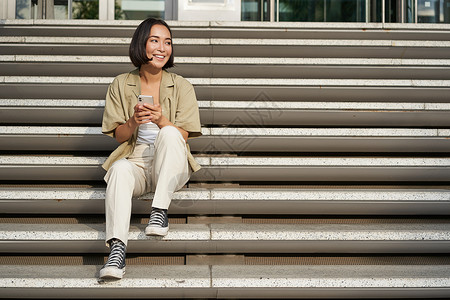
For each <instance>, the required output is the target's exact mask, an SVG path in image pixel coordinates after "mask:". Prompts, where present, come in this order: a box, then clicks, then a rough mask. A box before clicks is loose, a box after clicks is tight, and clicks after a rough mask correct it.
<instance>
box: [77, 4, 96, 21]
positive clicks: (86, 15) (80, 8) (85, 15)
mask: <svg viewBox="0 0 450 300" xmlns="http://www.w3.org/2000/svg"><path fill="white" fill-rule="evenodd" d="M98 1H99V0H72V19H98Z"/></svg>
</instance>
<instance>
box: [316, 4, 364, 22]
mask: <svg viewBox="0 0 450 300" xmlns="http://www.w3.org/2000/svg"><path fill="white" fill-rule="evenodd" d="M325 4H326V7H325V18H324V19H325V22H365V15H366V2H365V1H364V0H327V1H326V2H325Z"/></svg>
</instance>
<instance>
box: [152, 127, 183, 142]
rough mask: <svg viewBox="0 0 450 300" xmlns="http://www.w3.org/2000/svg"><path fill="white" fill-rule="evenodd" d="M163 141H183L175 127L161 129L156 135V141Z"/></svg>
mask: <svg viewBox="0 0 450 300" xmlns="http://www.w3.org/2000/svg"><path fill="white" fill-rule="evenodd" d="M164 139H170V140H172V139H182V140H183V141H184V139H183V136H182V135H181V132H180V131H179V130H178V129H177V128H176V127H175V126H165V127H163V128H161V130H160V131H159V134H158V140H164Z"/></svg>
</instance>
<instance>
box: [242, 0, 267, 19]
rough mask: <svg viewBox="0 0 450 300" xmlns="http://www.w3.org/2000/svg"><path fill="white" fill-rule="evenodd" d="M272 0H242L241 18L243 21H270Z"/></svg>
mask: <svg viewBox="0 0 450 300" xmlns="http://www.w3.org/2000/svg"><path fill="white" fill-rule="evenodd" d="M269 1H270V0H242V1H241V20H242V21H269V20H270V15H269V9H268V7H269V3H268V2H269Z"/></svg>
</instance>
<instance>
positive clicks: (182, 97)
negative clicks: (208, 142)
mask: <svg viewBox="0 0 450 300" xmlns="http://www.w3.org/2000/svg"><path fill="white" fill-rule="evenodd" d="M176 88H177V97H178V101H177V107H176V113H175V122H174V125H175V126H178V127H180V128H182V129H184V130H186V131H187V132H188V133H189V136H188V137H189V138H193V137H198V136H201V135H202V132H201V124H200V113H199V109H198V103H197V97H196V95H195V90H194V87H193V86H192V84H191V83H190V82H189V81H187V80H186V79H184V78H182V77H178V78H177V83H176Z"/></svg>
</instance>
